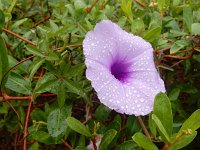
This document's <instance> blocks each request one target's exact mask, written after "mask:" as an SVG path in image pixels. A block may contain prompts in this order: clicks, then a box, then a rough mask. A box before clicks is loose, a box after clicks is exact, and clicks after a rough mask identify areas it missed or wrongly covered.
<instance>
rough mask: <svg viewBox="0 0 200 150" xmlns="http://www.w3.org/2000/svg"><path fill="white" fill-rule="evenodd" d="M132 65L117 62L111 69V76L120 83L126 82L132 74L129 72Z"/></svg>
mask: <svg viewBox="0 0 200 150" xmlns="http://www.w3.org/2000/svg"><path fill="white" fill-rule="evenodd" d="M129 66H130V63H126V62H123V61H115V62H114V63H113V64H112V65H111V68H110V71H111V74H112V75H113V76H114V77H115V78H116V79H117V80H119V81H120V82H123V83H124V82H126V81H127V80H128V79H129V77H130V74H131V72H130V71H129Z"/></svg>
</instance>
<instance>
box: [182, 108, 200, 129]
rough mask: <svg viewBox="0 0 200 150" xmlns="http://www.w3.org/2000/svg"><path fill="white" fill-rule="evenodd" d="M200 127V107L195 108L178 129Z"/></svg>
mask: <svg viewBox="0 0 200 150" xmlns="http://www.w3.org/2000/svg"><path fill="white" fill-rule="evenodd" d="M199 127H200V109H197V110H196V111H195V112H193V113H192V115H191V116H190V117H189V118H188V119H187V120H186V121H185V122H184V123H183V125H182V127H181V129H180V131H179V133H180V132H182V130H187V129H191V130H192V131H195V130H197V129H198V128H199Z"/></svg>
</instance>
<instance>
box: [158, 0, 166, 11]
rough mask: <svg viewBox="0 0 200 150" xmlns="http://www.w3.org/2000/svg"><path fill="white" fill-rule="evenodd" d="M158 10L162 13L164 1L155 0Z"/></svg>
mask: <svg viewBox="0 0 200 150" xmlns="http://www.w3.org/2000/svg"><path fill="white" fill-rule="evenodd" d="M157 3H158V8H159V10H160V12H162V11H164V9H165V0H157Z"/></svg>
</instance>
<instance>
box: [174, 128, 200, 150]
mask: <svg viewBox="0 0 200 150" xmlns="http://www.w3.org/2000/svg"><path fill="white" fill-rule="evenodd" d="M196 135H197V132H196V131H194V132H193V133H190V134H186V135H183V136H181V137H179V138H178V140H177V141H176V142H175V144H173V146H172V147H171V148H172V149H175V150H178V149H181V148H183V147H185V146H187V145H188V144H190V143H191V142H192V141H193V140H194V138H195V137H196Z"/></svg>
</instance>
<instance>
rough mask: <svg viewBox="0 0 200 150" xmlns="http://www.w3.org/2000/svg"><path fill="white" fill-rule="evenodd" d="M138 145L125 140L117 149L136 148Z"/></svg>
mask: <svg viewBox="0 0 200 150" xmlns="http://www.w3.org/2000/svg"><path fill="white" fill-rule="evenodd" d="M136 147H137V145H136V144H135V143H134V142H133V141H125V142H124V143H122V144H120V145H119V146H118V147H117V148H116V150H134V149H135V148H136Z"/></svg>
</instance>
